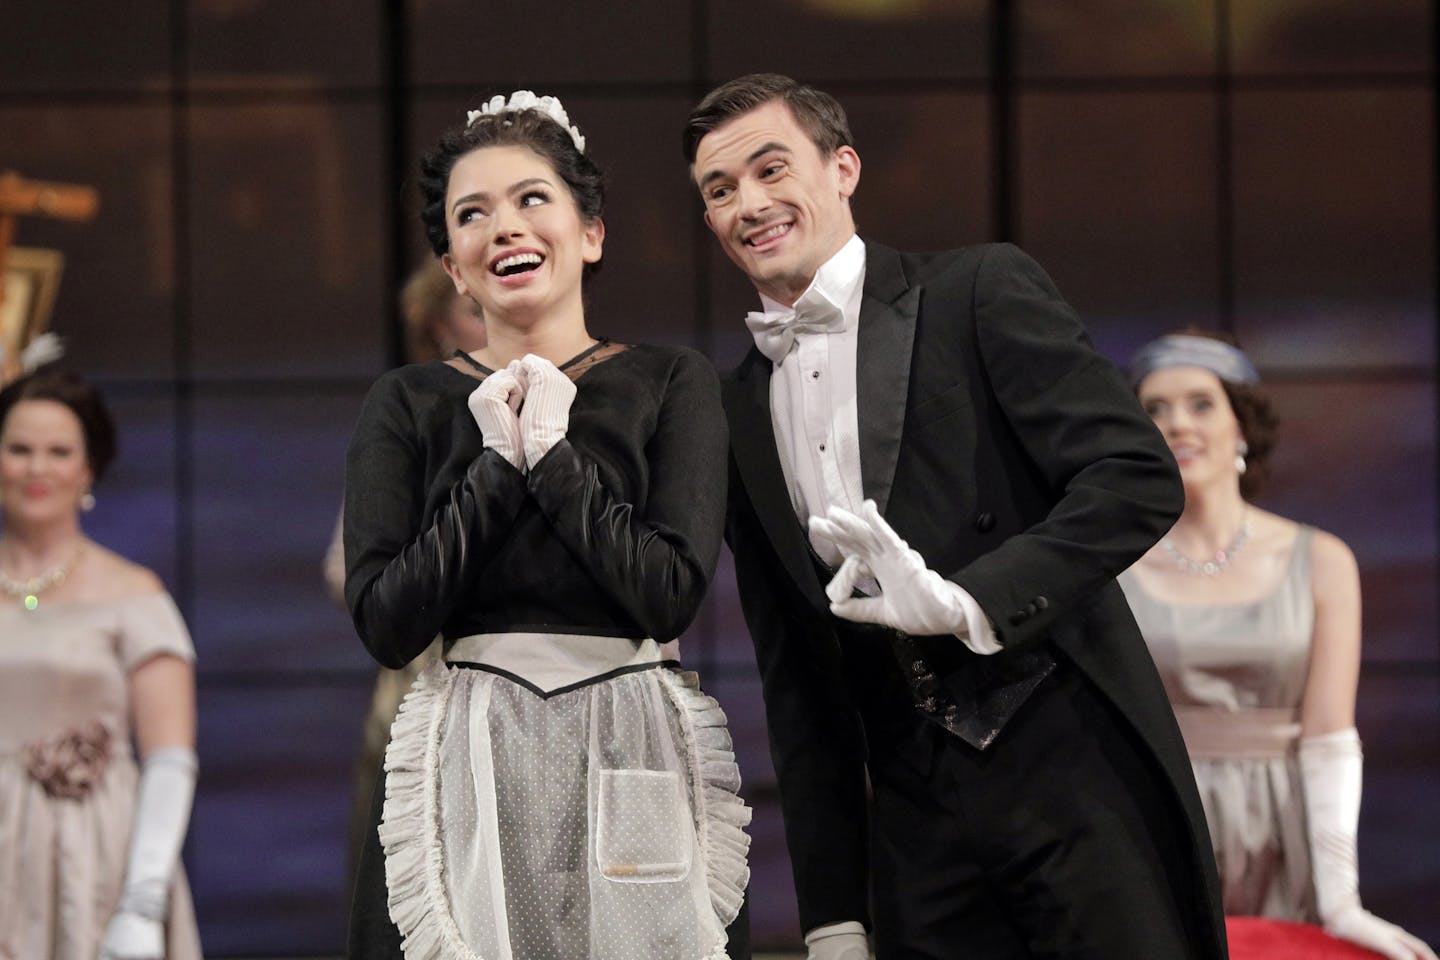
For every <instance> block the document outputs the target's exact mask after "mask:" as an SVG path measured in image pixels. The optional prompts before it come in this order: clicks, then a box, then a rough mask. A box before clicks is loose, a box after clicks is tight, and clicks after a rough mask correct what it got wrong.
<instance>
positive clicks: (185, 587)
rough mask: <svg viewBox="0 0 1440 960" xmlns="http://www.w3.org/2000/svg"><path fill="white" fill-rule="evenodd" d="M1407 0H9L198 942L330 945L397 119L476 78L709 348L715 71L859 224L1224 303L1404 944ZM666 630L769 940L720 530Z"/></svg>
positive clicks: (609, 324) (1098, 301) (459, 96)
mask: <svg viewBox="0 0 1440 960" xmlns="http://www.w3.org/2000/svg"><path fill="white" fill-rule="evenodd" d="M1432 16H1433V13H1432V8H1431V5H1430V4H1429V3H1426V2H1423V0H1368V2H1366V3H1339V2H1335V0H1283V2H1282V0H1244V2H1240V0H1066V2H1064V3H1057V2H1053V0H994V2H987V0H772V2H769V3H763V4H762V3H751V2H744V0H629V2H626V3H588V2H580V0H572V2H555V3H549V4H543V5H540V6H539V7H537V6H536V5H533V4H528V5H527V4H499V3H477V2H474V0H389V2H378V0H371V2H356V0H299V2H295V0H131V2H128V3H124V4H117V3H113V2H110V0H70V2H66V3H47V2H42V0H21V2H19V3H8V4H5V5H4V9H3V16H0V20H3V23H4V27H3V29H0V166H3V167H13V168H15V169H17V170H20V171H21V172H22V173H24V174H26V175H28V176H32V177H37V178H43V179H53V180H64V181H73V182H80V183H91V184H95V185H97V186H98V187H99V189H100V191H101V195H102V202H101V213H100V217H99V219H98V220H96V221H95V222H93V223H91V224H87V225H74V224H66V223H56V222H40V221H28V222H24V223H22V224H21V225H20V229H19V236H18V238H17V240H18V241H19V242H21V243H24V244H27V245H30V246H41V247H54V248H58V249H61V250H63V251H65V254H66V256H67V258H68V266H67V270H66V276H65V283H64V287H63V289H62V290H61V292H60V297H59V301H58V303H57V305H56V312H55V318H54V327H55V329H56V330H57V331H58V332H60V333H61V334H62V335H64V336H65V337H66V338H67V343H68V347H69V352H70V358H71V360H72V361H74V362H75V363H76V364H77V365H78V366H79V367H80V368H82V369H83V370H85V371H87V372H89V373H90V374H92V375H93V376H95V377H96V378H98V379H99V380H100V381H102V383H103V385H104V386H105V388H106V389H107V391H108V393H109V395H110V397H111V398H112V399H113V402H114V405H115V408H116V412H117V414H118V416H119V419H120V421H121V423H122V424H123V431H122V434H123V436H122V440H123V443H122V449H121V458H120V461H119V463H118V465H117V467H116V469H115V472H114V474H113V477H112V478H111V479H108V480H107V482H106V483H105V484H104V485H103V486H102V487H101V488H100V489H99V490H98V491H97V495H98V497H99V500H100V506H99V507H98V509H97V510H96V511H95V513H94V514H93V515H91V516H90V518H89V519H88V520H87V524H88V527H89V529H90V531H91V532H92V533H93V534H94V535H95V536H96V537H97V538H99V539H100V540H101V541H103V542H104V543H106V544H108V545H110V546H112V547H114V548H116V549H118V550H120V551H122V552H123V553H125V554H127V555H129V556H131V557H134V558H136V559H138V560H140V561H142V562H144V563H146V564H149V565H151V566H153V567H154V568H155V569H156V570H157V571H159V573H160V574H161V575H162V576H163V577H164V578H165V580H166V581H167V582H168V583H169V585H170V587H171V589H172V590H173V591H174V592H175V594H176V596H177V597H178V599H179V601H180V603H181V605H182V607H183V608H184V611H185V613H186V615H187V617H188V619H189V622H190V625H191V628H192V629H193V631H194V634H195V640H196V645H197V647H198V650H199V657H200V659H199V682H200V719H201V729H200V744H199V750H200V758H201V764H202V769H201V779H200V788H199V794H198V796H197V800H196V805H195V816H194V822H193V825H192V829H191V832H190V839H189V842H188V844H187V848H186V858H187V862H188V864H189V867H190V871H191V874H190V875H191V879H192V882H193V884H194V887H195V892H196V897H197V906H198V909H199V914H200V919H201V926H202V931H203V934H204V939H205V943H206V947H207V949H208V952H209V954H210V955H211V956H214V957H227V956H240V955H287V956H293V955H303V954H314V955H322V954H334V953H336V952H338V951H339V950H340V949H341V946H342V944H343V939H344V928H345V917H346V904H347V898H348V892H347V887H348V880H347V865H346V857H345V845H344V837H345V826H346V816H347V811H348V809H349V803H350V794H351V790H352V784H351V766H352V761H353V759H354V756H355V752H356V748H357V745H358V742H359V724H360V718H361V716H362V714H363V712H364V710H365V706H366V702H367V698H368V695H369V689H370V684H371V680H372V677H373V670H372V666H371V664H370V663H369V662H368V661H367V658H366V656H365V654H364V652H363V650H362V648H361V646H360V644H359V642H358V641H357V640H356V639H355V637H354V635H353V633H352V631H351V628H350V626H349V624H348V621H347V618H346V616H345V615H344V614H343V613H342V612H341V611H340V610H339V609H338V608H336V607H335V606H334V605H332V603H331V602H330V601H329V600H328V599H327V598H326V596H325V593H324V590H323V588H322V585H321V579H320V559H321V555H322V554H323V552H324V550H325V546H326V543H327V541H328V539H329V537H330V534H331V530H332V528H333V526H334V522H335V516H336V512H337V510H338V509H339V505H340V498H341V480H342V472H343V468H342V460H343V455H344V449H345V444H346V439H347V435H348V433H349V430H350V427H351V425H352V423H353V422H354V418H355V415H356V412H357V410H358V407H359V404H360V401H361V398H362V397H363V396H364V393H365V390H366V388H367V386H368V384H369V383H370V382H371V380H372V379H373V378H374V377H375V376H376V375H377V374H379V373H380V372H381V371H383V370H384V369H385V368H386V367H387V366H389V365H391V364H392V363H394V362H395V361H396V360H397V359H398V344H399V337H398V335H397V328H396V321H395V312H396V311H395V307H394V303H395V299H396V291H397V289H398V281H399V278H400V277H401V276H403V274H404V273H405V272H406V271H407V270H408V269H409V267H410V266H411V265H412V264H413V263H415V262H417V261H418V259H419V258H420V257H421V256H423V255H424V254H423V250H422V248H421V244H420V232H419V229H418V226H417V224H416V222H415V218H414V207H415V204H414V202H413V199H412V194H413V184H412V183H411V177H412V171H413V170H414V162H415V159H416V156H417V154H418V152H419V151H420V150H421V149H422V148H424V147H425V146H426V145H427V144H428V143H429V142H431V141H432V140H433V139H434V137H435V135H436V134H437V133H438V132H439V130H440V129H441V128H442V127H444V126H446V125H447V124H450V123H453V122H455V121H457V120H459V119H461V118H463V116H464V112H465V110H466V108H468V107H474V106H477V105H478V104H479V102H480V101H481V100H482V99H484V98H488V97H489V96H490V95H492V94H493V93H496V92H509V91H510V90H511V89H513V88H514V87H517V86H525V87H532V88H534V89H535V90H537V91H540V92H544V93H555V94H558V95H560V96H562V97H563V98H564V100H565V102H566V104H567V106H568V107H569V108H570V113H571V116H572V117H574V118H575V119H576V120H577V121H578V122H579V123H580V125H581V126H582V127H583V128H584V130H585V133H586V135H587V137H588V139H589V144H590V149H591V151H592V153H593V155H594V156H595V157H596V158H597V159H598V160H599V161H600V163H601V164H602V165H604V166H605V167H607V168H608V170H609V174H610V214H609V216H608V218H607V222H608V227H609V232H608V236H607V244H606V251H605V252H606V258H605V259H606V267H605V270H604V272H603V273H602V274H601V275H600V276H599V278H598V279H597V281H596V283H595V284H594V285H593V289H592V302H591V310H590V314H589V316H590V318H591V329H592V330H593V331H594V332H596V333H598V334H605V335H609V336H613V337H619V338H626V339H631V338H633V339H642V340H662V341H670V342H677V343H686V344H691V345H694V346H697V347H699V348H700V349H701V350H704V351H705V352H707V353H708V354H709V355H710V356H711V357H713V358H714V360H715V361H716V363H717V364H718V365H721V366H726V365H729V364H732V363H733V362H734V361H735V360H736V359H737V358H738V357H739V356H740V354H741V353H742V351H743V350H744V349H745V346H746V336H745V333H744V330H743V327H742V325H741V322H740V318H741V316H742V314H743V312H744V311H745V310H746V309H750V308H751V307H753V305H754V302H753V301H754V298H753V295H752V294H751V293H750V292H749V291H748V290H747V289H746V288H745V286H744V284H742V283H741V282H739V280H738V278H737V276H736V274H735V272H734V271H733V269H732V268H731V267H730V265H729V264H728V262H726V261H724V260H723V258H722V257H721V256H720V255H719V254H718V253H717V252H716V250H715V247H714V244H713V242H712V241H711V240H710V238H709V237H708V235H707V234H706V233H705V231H704V229H703V227H702V224H701V220H700V209H699V204H698V202H697V199H696V196H695V191H694V190H693V188H692V187H691V186H690V185H689V183H687V181H686V178H685V170H684V169H683V166H682V164H681V160H680V154H679V146H678V144H679V130H680V127H681V124H682V122H683V119H684V116H685V113H686V110H687V108H688V106H689V105H690V104H691V103H692V102H693V100H694V99H695V98H696V97H697V95H698V94H700V93H702V92H703V91H704V90H705V89H707V88H708V87H709V86H710V85H711V84H713V83H714V82H718V81H720V80H724V79H727V78H729V77H731V76H734V75H736V74H740V73H743V72H748V71H752V70H762V69H763V70H779V71H784V72H788V73H792V74H795V75H797V76H800V77H803V78H806V79H809V80H812V81H816V82H818V83H820V84H821V85H823V86H825V87H827V88H828V89H830V90H831V91H833V92H834V93H836V94H837V95H839V97H840V98H841V100H842V101H843V102H844V103H845V104H846V105H847V106H848V108H849V110H850V112H851V117H852V120H853V125H854V131H855V135H856V138H857V146H858V149H859V152H860V155H861V156H862V158H863V159H864V175H863V178H862V183H861V187H860V190H859V195H858V197H857V198H856V201H855V208H856V212H857V216H858V220H859V223H860V226H861V230H862V232H863V233H864V234H865V235H866V236H871V237H875V238H877V239H883V240H885V241H887V242H890V243H893V244H896V245H899V246H902V247H910V248H940V247H950V246H955V245H958V244H964V243H971V242H977V241H986V240H993V239H1007V240H1013V241H1016V242H1018V243H1020V244H1022V245H1023V246H1024V247H1026V248H1027V249H1028V250H1029V251H1030V252H1031V253H1033V254H1035V255H1036V256H1037V257H1038V258H1039V259H1040V260H1041V262H1042V263H1044V264H1046V265H1047V266H1048V268H1049V269H1050V271H1051V272H1052V274H1053V275H1054V277H1055V279H1056V281H1057V282H1058V283H1059V286H1060V288H1061V289H1062V291H1064V292H1065V294H1066V295H1067V296H1068V298H1069V299H1070V300H1071V301H1072V302H1073V303H1074V304H1075V306H1076V307H1077V308H1079V310H1080V311H1081V313H1082V314H1083V315H1084V316H1085V318H1086V320H1087V322H1088V323H1089V325H1090V329H1091V330H1092V332H1093V334H1094V336H1095V339H1096V340H1097V342H1098V344H1099V345H1100V346H1101V348H1102V349H1104V350H1105V351H1106V352H1107V353H1109V354H1110V355H1112V356H1113V357H1115V358H1116V359H1119V360H1124V359H1125V358H1126V357H1127V356H1128V354H1129V353H1130V351H1131V350H1132V349H1133V348H1134V347H1135V346H1136V345H1138V344H1139V343H1140V342H1141V341H1143V340H1145V339H1147V338H1149V337H1151V336H1153V335H1156V334H1159V333H1162V332H1165V331H1168V330H1170V329H1172V328H1175V327H1177V326H1181V325H1184V324H1201V325H1205V326H1219V327H1225V328H1228V329H1231V330H1233V331H1235V332H1236V333H1238V334H1239V335H1240V337H1241V338H1242V339H1243V341H1244V342H1245V344H1246V345H1247V346H1248V347H1249V348H1250V349H1251V351H1252V352H1253V355H1254V356H1255V358H1256V359H1257V361H1258V362H1259V364H1260V366H1261V368H1262V372H1263V373H1264V375H1265V378H1266V380H1267V381H1268V384H1269V386H1270V388H1271V389H1272V390H1273V392H1274V393H1275V395H1276V397H1277V400H1278V404H1279V408H1280V413H1281V415H1282V417H1283V421H1284V422H1283V426H1282V434H1281V443H1280V448H1279V453H1278V458H1277V463H1276V471H1275V482H1274V485H1273V486H1272V488H1271V490H1270V492H1269V493H1268V494H1267V495H1266V497H1265V499H1264V501H1263V502H1264V505H1265V506H1267V507H1270V508H1273V509H1275V510H1278V511H1280V512H1282V513H1285V514H1286V515H1289V516H1292V517H1295V518H1298V519H1301V520H1304V521H1308V522H1310V523H1314V524H1317V525H1319V526H1321V527H1324V528H1326V529H1329V530H1332V531H1334V532H1335V533H1337V534H1339V535H1340V536H1341V537H1343V538H1345V539H1346V540H1347V541H1348V542H1349V543H1350V544H1351V546H1352V547H1353V548H1354V549H1355V552H1356V554H1357V555H1358V557H1359V561H1360V565H1361V568H1362V571H1363V575H1364V589H1365V628H1366V643H1365V655H1364V656H1365V660H1364V672H1363V677H1362V681H1361V690H1360V716H1359V724H1360V730H1361V734H1362V736H1363V737H1364V738H1365V745H1366V758H1367V766H1366V789H1365V804H1364V810H1363V815H1362V826H1361V830H1362V833H1361V852H1362V862H1361V868H1362V870H1361V876H1362V879H1363V894H1364V898H1365V902H1366V903H1367V905H1368V906H1370V907H1371V908H1372V909H1374V910H1375V911H1376V912H1377V913H1379V914H1380V915H1381V916H1384V917H1387V918H1390V919H1392V920H1395V921H1398V922H1400V923H1403V924H1404V925H1405V926H1407V927H1409V928H1410V929H1411V930H1413V931H1415V932H1416V933H1418V934H1421V935H1423V936H1425V937H1427V938H1428V939H1429V940H1430V941H1431V942H1432V943H1433V942H1440V919H1437V918H1440V914H1437V913H1436V911H1435V910H1434V905H1435V893H1436V890H1437V889H1440V821H1437V819H1436V818H1435V817H1434V815H1433V813H1434V810H1435V805H1436V802H1437V799H1440V745H1437V734H1436V731H1437V729H1440V644H1437V632H1436V626H1435V625H1436V618H1437V612H1440V611H1437V575H1440V574H1437V566H1436V554H1437V551H1436V537H1437V497H1436V479H1437V478H1436V436H1437V398H1436V298H1435V287H1436V202H1435V201H1436V198H1435V186H1436V164H1435V136H1434V134H1435V129H1434V126H1433V110H1434V106H1435V104H1434V96H1435V87H1434V61H1433V40H1434V25H1433V23H1432ZM686 656H687V659H688V660H689V661H690V662H691V664H692V665H694V666H696V667H698V668H699V669H700V671H701V673H702V675H703V676H704V678H705V681H706V684H707V686H708V687H709V689H710V690H711V691H712V692H714V693H715V694H717V695H718V696H719V697H720V699H721V700H722V701H723V702H724V704H725V706H726V707H727V708H728V709H729V710H730V715H731V717H732V720H733V724H734V729H735V733H736V735H737V737H738V739H739V749H740V758H741V764H742V767H743V772H744V775H745V793H746V795H747V796H748V797H749V799H750V800H751V802H752V803H753V804H754V805H755V807H756V818H755V830H754V834H755V847H754V884H753V887H752V903H753V906H752V917H753V920H754V927H755V939H756V942H757V943H759V944H764V945H771V946H785V945H793V944H795V943H797V942H798V936H799V931H798V930H797V929H796V925H795V908H794V902H793V897H792V894H791V892H790V888H789V878H788V869H789V867H788V863H787V861H786V855H785V852H784V849H783V843H782V838H781V831H780V826H779V821H778V815H777V805H776V794H775V789H774V782H773V773H772V770H771V766H770V762H769V759H768V757H767V754H766V746H765V726H764V719H763V714H762V712H761V707H760V698H759V687H758V682H757V677H756V672H755V666H754V660H753V655H752V653H751V651H750V647H749V640H748V638H747V636H746V633H745V629H744V626H743V624H742V622H741V618H740V615H739V611H738V605H737V602H736V598H735V589H734V579H733V576H732V574H731V571H730V570H729V567H728V558H727V559H726V560H725V562H724V564H723V565H722V567H721V570H720V573H719V576H718V578H717V581H716V584H715V587H714V590H713V591H712V597H711V600H710V602H709V604H708V606H707V607H706V610H705V612H704V614H703V615H702V616H701V618H700V620H699V622H698V623H697V624H696V625H695V627H694V628H693V629H692V630H691V631H690V633H689V635H688V636H687V637H686Z"/></svg>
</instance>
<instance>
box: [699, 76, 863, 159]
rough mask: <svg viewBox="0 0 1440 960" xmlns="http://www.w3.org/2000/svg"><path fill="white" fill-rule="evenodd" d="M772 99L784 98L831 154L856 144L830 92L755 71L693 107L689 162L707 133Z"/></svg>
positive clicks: (818, 144) (817, 143)
mask: <svg viewBox="0 0 1440 960" xmlns="http://www.w3.org/2000/svg"><path fill="white" fill-rule="evenodd" d="M772 100H780V101H782V102H784V103H785V104H786V105H787V106H788V107H789V108H790V112H791V113H792V114H793V115H794V116H795V121H796V122H797V123H798V124H800V128H801V129H802V130H804V131H805V133H806V134H807V135H808V136H809V137H810V140H811V141H812V142H813V143H814V144H815V146H816V147H817V148H818V149H819V151H820V154H821V156H826V157H828V156H829V155H830V154H832V153H834V152H835V151H836V150H838V149H840V148H841V147H853V146H854V145H855V139H854V137H852V136H851V134H850V121H849V119H848V118H847V117H846V116H845V108H844V107H842V106H840V104H839V102H837V101H836V99H835V98H834V97H832V96H830V94H828V93H826V92H825V91H823V90H817V89H815V88H814V87H812V86H808V85H807V84H803V83H801V82H800V81H798V80H794V79H791V78H790V77H787V76H784V75H783V74H779V73H751V74H747V75H746V76H743V77H737V78H736V79H734V80H731V81H730V82H728V83H722V84H721V85H720V86H718V87H716V88H715V89H714V90H711V91H710V92H709V93H708V94H706V95H705V98H704V99H703V100H701V101H700V102H699V103H698V104H696V105H695V109H694V110H691V111H690V118H689V119H688V120H687V121H686V122H685V134H684V150H685V162H686V163H689V164H693V163H694V162H695V153H696V151H697V150H698V149H699V147H700V141H701V139H703V138H704V136H705V134H707V133H709V132H710V131H711V130H714V129H715V128H716V127H720V126H724V125H725V124H726V123H727V122H729V121H730V120H733V119H734V118H735V117H738V116H740V115H741V114H743V113H749V112H750V111H751V110H754V109H756V108H757V107H762V106H764V105H765V104H767V103H769V102H770V101H772Z"/></svg>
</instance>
